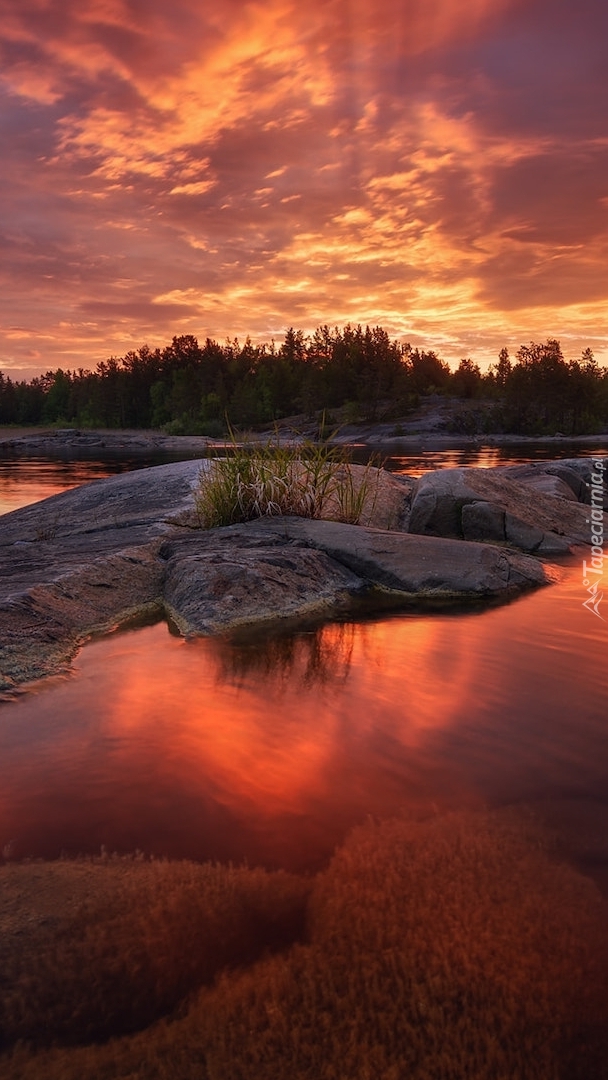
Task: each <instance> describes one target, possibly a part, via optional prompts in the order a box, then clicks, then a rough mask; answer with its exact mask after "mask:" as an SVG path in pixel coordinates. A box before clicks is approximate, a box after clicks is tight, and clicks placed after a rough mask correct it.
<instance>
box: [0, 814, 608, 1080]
mask: <svg viewBox="0 0 608 1080" xmlns="http://www.w3.org/2000/svg"><path fill="white" fill-rule="evenodd" d="M69 865H70V864H67V872H66V873H65V883H66V886H67V890H68V893H69V879H70V869H69ZM89 866H90V870H89V873H90V874H91V875H92V877H93V879H94V880H95V879H96V880H97V881H99V883H100V886H101V889H100V892H99V894H98V897H97V898H96V896H95V892H96V887H95V886H94V887H93V890H92V892H91V893H90V894H89V896H88V898H87V900H86V902H85V903H84V904H82V905H81V906H80V907H78V906H77V907H76V908H75V910H74V911H73V912H70V913H65V912H64V913H63V914H62V916H61V917H60V918H58V919H57V920H56V921H55V922H53V921H52V920H50V919H49V916H48V915H47V920H49V921H47V923H42V924H39V925H38V926H37V928H36V933H35V934H34V935H32V937H31V939H30V941H29V943H28V941H27V939H26V941H25V942H23V943H22V944H21V947H20V948H19V950H18V953H17V951H16V950H14V951H13V953H12V954H10V953H9V954H8V955H7V953H6V946H5V947H4V949H3V952H4V964H3V983H4V986H3V990H4V995H3V1006H2V1013H3V1016H2V1029H3V1039H4V1045H5V1047H6V1050H5V1054H4V1056H3V1057H2V1058H0V1066H1V1068H2V1076H3V1078H4V1077H5V1078H6V1080H17V1078H20V1080H30V1078H31V1080H33V1078H39V1077H43V1076H44V1077H45V1080H47V1078H48V1080H59V1078H61V1080H71V1078H74V1080H76V1078H77V1077H78V1080H81V1078H83V1077H86V1078H90V1080H97V1078H102V1077H105V1078H107V1077H119V1076H120V1077H123V1076H134V1077H135V1076H137V1077H142V1078H143V1077H145V1078H146V1080H148V1078H149V1080H156V1078H159V1080H160V1078H161V1077H167V1076H171V1077H173V1078H175V1080H182V1078H183V1080H194V1078H195V1077H196V1080H206V1078H209V1080H211V1078H213V1080H216V1078H217V1080H220V1078H222V1080H224V1078H225V1080H228V1078H230V1080H241V1078H242V1080H245V1078H247V1080H249V1078H250V1077H256V1078H260V1080H271V1078H272V1080H283V1078H285V1080H287V1077H296V1078H297V1080H300V1078H301V1080H304V1078H309V1077H310V1078H312V1077H315V1078H319V1080H326V1078H327V1080H329V1078H334V1077H340V1078H341V1080H342V1078H344V1080H346V1078H349V1080H350V1078H353V1080H355V1078H357V1080H358V1078H363V1077H367V1076H369V1077H372V1076H373V1077H376V1076H378V1077H389V1076H390V1077H393V1076H394V1077H396V1078H397V1077H399V1078H400V1077H402V1076H408V1077H410V1076H411V1077H414V1078H416V1080H418V1078H420V1080H423V1078H427V1077H437V1076H442V1077H446V1078H454V1080H464V1078H465V1077H466V1078H467V1080H468V1078H469V1077H472V1078H475V1080H482V1078H483V1080H486V1078H490V1077H499V1076H518V1077H522V1078H524V1080H553V1078H555V1080H558V1078H559V1080H566V1078H567V1080H574V1078H580V1080H583V1078H584V1080H589V1078H590V1077H593V1078H594V1080H600V1078H602V1077H604V1076H605V1075H607V1074H606V1052H607V1050H608V1046H607V1043H606V1033H607V1032H608V1011H607V1010H608V1006H607V1002H608V994H607V993H606V991H607V990H608V986H607V976H608V932H607V929H606V927H607V926H608V919H607V918H606V916H607V913H608V912H607V910H606V909H607V904H606V901H605V900H604V899H603V898H602V897H601V895H600V894H599V892H598V891H597V889H596V888H595V886H594V885H593V884H592V883H591V882H590V881H589V879H587V878H585V877H583V876H582V875H580V874H578V873H577V872H576V871H575V870H573V869H572V868H571V867H569V866H567V865H565V864H564V863H562V862H560V861H559V859H557V858H556V856H555V853H554V852H552V850H551V841H550V839H549V838H548V837H547V836H546V835H544V834H543V832H542V830H540V829H539V827H538V826H537V825H536V824H535V822H534V820H533V819H531V818H530V817H529V816H528V815H526V814H525V813H524V812H523V811H518V812H517V813H514V812H512V811H502V812H499V813H493V814H490V813H487V812H478V813H461V814H452V815H447V816H438V817H433V818H430V819H427V820H419V821H415V820H407V819H393V820H391V821H386V822H383V823H378V824H376V823H372V822H369V823H368V824H367V825H364V826H362V827H360V828H358V829H356V830H354V832H352V833H351V835H350V836H349V837H348V838H347V840H346V842H345V843H344V845H343V846H342V847H341V848H340V849H339V850H338V851H337V853H336V855H335V856H334V858H333V859H332V860H331V862H330V864H329V866H328V867H327V869H325V870H323V871H321V872H319V873H318V874H317V875H315V876H314V877H312V878H311V877H305V878H301V877H298V876H296V875H285V874H282V873H278V874H266V873H264V872H263V871H258V870H248V869H246V868H242V869H228V868H222V867H217V866H216V867H213V866H202V867H201V866H195V865H194V864H187V863H177V864H172V863H157V864H156V863H152V864H150V863H147V862H145V861H137V860H133V861H131V862H129V863H125V862H124V861H123V862H121V866H120V870H119V872H118V873H117V872H116V868H115V866H114V864H113V862H112V860H110V861H109V862H108V863H103V862H97V863H92V864H89ZM125 866H127V870H126V871H125V870H124V867H125ZM78 868H79V864H78V863H76V864H74V867H73V873H74V875H75V876H76V875H77V874H78V873H79V869H78ZM11 870H13V872H14V871H18V870H20V871H21V872H22V873H23V872H26V873H27V872H29V873H31V874H32V875H33V876H34V877H35V876H36V875H37V876H38V879H40V877H41V875H42V876H43V875H44V872H45V870H44V866H43V865H42V866H41V865H40V864H34V865H32V867H31V868H30V869H29V871H28V870H27V868H19V867H17V868H10V867H7V868H5V869H4V870H3V871H2V872H1V873H0V880H2V879H3V878H5V877H6V875H7V874H9V875H10V873H11ZM49 872H50V873H52V867H51V868H49ZM112 875H114V883H113V886H112V888H111V889H110V890H108V888H107V882H105V883H104V876H106V877H107V876H112ZM264 951H265V952H266V955H260V953H261V952H262V953H264ZM151 1023H152V1026H150V1024H151ZM138 1029H141V1031H140V1033H139V1034H137V1033H136V1032H137V1030H138ZM129 1030H130V1031H131V1032H132V1034H127V1032H128V1031H129ZM91 1038H92V1039H94V1040H95V1043H94V1044H92V1043H91V1042H90V1040H91ZM15 1039H21V1040H25V1043H24V1042H21V1043H20V1044H19V1045H18V1046H17V1047H16V1048H15V1049H14V1050H9V1049H8V1047H9V1045H10V1043H11V1042H13V1041H14V1040H15ZM108 1040H109V1041H108ZM83 1043H87V1044H88V1045H86V1046H84V1045H82V1044H83ZM26 1044H27V1045H26ZM50 1044H54V1045H53V1046H51V1045H50ZM79 1044H80V1045H79ZM45 1047H47V1048H45Z"/></svg>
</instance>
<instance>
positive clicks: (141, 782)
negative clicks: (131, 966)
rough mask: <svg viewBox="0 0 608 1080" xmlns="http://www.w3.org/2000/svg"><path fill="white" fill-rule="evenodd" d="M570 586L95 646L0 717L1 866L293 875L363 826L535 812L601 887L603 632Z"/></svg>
mask: <svg viewBox="0 0 608 1080" xmlns="http://www.w3.org/2000/svg"><path fill="white" fill-rule="evenodd" d="M560 573H561V576H562V580H561V581H560V582H559V583H558V584H555V585H553V586H550V587H548V588H545V589H542V590H540V591H538V592H535V593H533V594H529V595H527V596H525V597H523V598H521V599H519V600H518V601H516V602H514V603H511V604H509V605H507V606H504V607H500V608H494V609H492V610H488V611H485V612H482V613H477V614H434V615H432V616H418V615H407V616H399V615H393V616H391V617H385V618H381V619H375V620H368V621H365V622H360V623H343V624H339V623H332V624H328V625H325V626H323V627H321V628H319V629H317V630H316V631H310V632H305V633H304V632H303V633H298V634H290V635H285V636H282V637H274V638H269V639H266V640H262V639H259V640H258V642H257V643H256V644H252V643H250V644H244V645H240V646H239V645H236V644H230V643H229V642H227V641H222V640H210V639H199V640H196V641H191V642H185V641H183V640H182V639H180V638H177V637H174V636H171V634H170V633H169V631H168V629H167V626H166V625H165V624H164V623H161V624H157V625H154V626H148V627H145V628H140V629H136V630H132V631H129V632H122V633H116V634H114V635H112V636H110V637H106V638H105V639H103V640H98V641H95V642H92V643H91V644H89V645H87V646H86V647H85V648H84V649H83V650H82V651H81V653H80V655H79V657H78V658H77V661H76V665H75V671H74V673H73V674H71V675H69V676H67V677H59V678H55V679H52V680H47V681H46V682H43V683H40V684H39V685H38V686H37V687H36V688H35V689H34V690H33V691H30V692H28V693H25V694H23V695H20V696H18V697H17V698H16V699H14V700H10V701H7V702H5V703H3V704H2V705H0V848H2V847H3V846H4V845H7V844H10V845H11V847H10V849H9V851H10V855H11V857H16V858H18V857H24V856H27V855H34V856H38V855H43V856H47V857H56V856H57V855H59V854H60V852H61V851H62V850H65V851H67V852H69V853H75V852H93V853H98V852H99V850H100V848H101V845H105V846H106V847H107V848H108V849H109V850H114V849H116V850H118V851H120V852H126V851H134V850H135V849H136V848H139V849H141V850H143V851H145V852H148V853H151V852H153V853H155V854H162V855H168V856H172V857H192V858H196V859H205V858H212V859H221V860H227V859H232V860H235V861H240V860H242V859H244V858H246V859H248V860H249V862H251V863H258V862H260V863H263V864H265V865H268V866H285V867H289V868H294V869H302V868H306V867H314V866H317V865H319V864H320V863H322V862H323V861H324V860H325V859H326V858H327V856H328V855H329V854H330V853H331V851H332V849H333V847H334V846H335V844H336V843H338V842H339V841H340V840H341V839H342V838H343V837H344V835H345V833H346V831H347V830H348V828H349V827H350V826H351V825H352V824H353V823H355V822H358V821H361V820H364V819H365V817H366V816H367V815H368V814H372V815H386V814H391V813H394V812H397V811H400V810H401V809H404V808H406V809H410V810H413V811H416V812H418V811H422V812H427V811H428V810H429V809H432V808H433V807H434V808H436V809H439V810H442V809H444V808H448V807H475V806H481V805H501V804H505V803H533V804H534V805H535V806H536V807H537V808H539V809H540V811H541V815H542V816H544V817H546V819H547V820H548V821H549V822H550V824H552V825H556V826H557V828H558V831H561V833H562V834H563V839H564V843H565V844H566V847H568V849H569V851H570V852H571V854H573V857H575V859H576V860H577V861H578V862H579V864H580V865H584V866H586V867H587V868H590V869H591V871H592V872H593V873H594V874H596V875H597V879H598V881H599V882H600V883H606V882H607V881H608V878H607V877H606V870H607V867H608V848H607V845H606V840H605V838H606V835H607V834H608V829H607V825H608V728H607V724H606V713H607V710H606V703H607V701H608V671H607V668H606V648H607V645H608V621H603V620H602V619H600V618H598V617H596V616H594V615H593V613H592V612H590V611H588V610H586V609H584V608H583V607H582V601H583V599H585V596H586V594H585V592H584V589H583V587H582V574H581V565H580V560H579V559H578V558H577V557H573V558H572V559H570V560H569V561H568V562H567V563H566V564H565V565H563V566H562V567H561V569H560ZM607 614H608V613H607Z"/></svg>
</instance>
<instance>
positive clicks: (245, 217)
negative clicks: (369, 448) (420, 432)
mask: <svg viewBox="0 0 608 1080" xmlns="http://www.w3.org/2000/svg"><path fill="white" fill-rule="evenodd" d="M606 19H607V16H606V14H605V12H604V9H603V7H601V5H600V3H599V0H581V6H580V8H579V9H578V14H577V18H576V19H574V18H573V19H572V20H570V21H569V20H568V19H566V18H565V17H564V19H557V18H556V17H555V12H554V10H553V8H552V7H551V4H549V3H548V0H531V3H530V4H528V5H523V4H521V3H520V0H492V2H490V0H473V2H471V0H468V2H466V3H465V0H438V2H437V3H434V4H432V5H431V4H428V3H427V2H426V0H411V2H410V3H408V4H407V5H404V4H403V3H401V0H383V2H382V3H381V4H372V3H371V0H332V2H331V3H326V2H325V0H323V2H322V0H311V3H309V4H308V5H306V7H305V8H303V7H302V6H301V5H297V4H296V3H295V0H271V2H266V3H261V2H248V3H243V2H240V0H239V2H236V0H227V2H226V3H224V4H222V5H221V7H218V6H217V5H212V4H210V3H202V4H201V3H198V2H196V3H195V0H174V2H173V3H172V4H171V5H169V4H168V3H167V0H150V3H149V4H147V5H146V8H145V12H143V13H142V11H141V10H140V8H139V5H138V3H137V2H136V0H79V2H78V3H77V2H76V0H65V3H64V4H62V5H61V8H59V6H58V5H52V4H42V3H40V2H39V0H20V2H19V3H17V0H0V55H1V60H2V64H1V68H0V72H1V74H0V86H2V85H3V86H4V94H3V96H2V97H1V98H0V109H1V113H2V116H3V117H4V118H5V126H4V128H3V130H4V131H5V133H6V134H5V136H4V142H3V144H2V147H1V149H2V152H3V167H4V175H5V190H4V199H3V207H4V209H3V211H0V242H2V243H3V245H4V251H3V254H4V256H5V258H4V266H5V267H6V270H5V271H4V276H2V277H1V284H2V289H3V295H4V296H5V298H6V299H5V302H6V305H7V317H6V318H4V317H3V316H2V314H1V313H0V343H2V342H4V349H3V352H2V353H0V366H3V367H5V368H8V369H11V368H19V367H24V368H25V367H27V366H28V365H27V364H26V358H27V353H28V342H27V340H26V339H24V341H23V343H22V344H17V343H16V342H15V340H14V339H10V338H8V337H7V336H6V328H7V327H8V326H10V325H14V324H16V323H18V324H19V326H22V327H24V328H25V330H26V331H27V332H29V333H30V334H31V335H32V339H33V338H34V337H35V336H36V335H39V334H42V335H44V337H45V340H47V341H48V354H47V355H48V366H53V365H55V366H56V365H58V364H62V365H63V366H70V365H71V364H73V363H74V361H75V359H76V358H77V360H78V365H77V366H80V365H81V364H85V365H89V364H94V363H96V362H97V361H98V360H99V359H102V358H104V357H105V356H107V355H110V354H112V353H114V354H118V355H120V354H122V353H124V352H125V351H126V350H127V349H128V348H130V347H133V345H139V344H141V343H142V342H143V341H144V340H148V341H149V342H150V343H151V344H162V343H163V342H164V341H166V340H167V339H170V337H172V336H173V334H175V333H195V334H198V335H199V336H207V335H208V334H210V335H212V336H219V337H221V338H223V337H224V336H226V335H229V336H232V335H233V334H235V333H238V334H239V335H241V336H243V335H245V334H247V333H250V334H251V335H252V336H253V338H254V339H268V338H269V337H270V336H272V335H275V336H276V335H277V334H280V333H281V332H282V331H283V330H284V328H285V327H286V326H288V325H290V324H295V325H298V326H300V327H302V328H303V329H304V330H312V329H314V327H315V326H316V325H318V324H319V323H323V322H329V323H340V322H343V321H355V322H359V321H361V322H364V323H365V322H371V323H378V322H381V323H382V324H384V325H385V326H386V329H388V330H389V331H390V332H391V333H393V334H395V335H397V336H399V337H403V338H405V339H406V340H410V341H412V343H413V344H426V345H428V346H429V347H435V348H439V349H440V350H441V351H442V352H443V354H444V355H445V356H446V358H448V359H452V360H455V361H457V360H458V359H459V358H460V357H461V356H463V355H473V356H474V358H475V359H477V360H479V361H480V362H481V363H482V365H483V364H486V363H488V362H490V361H493V360H494V359H495V356H496V353H497V352H498V350H499V349H500V348H501V347H502V346H503V345H505V344H506V345H508V346H510V347H513V346H514V347H517V345H518V344H519V342H520V341H521V340H527V339H529V338H530V336H541V337H546V336H547V335H548V334H552V335H554V336H558V337H560V336H561V337H564V339H565V340H568V341H569V342H571V345H572V349H573V350H574V351H579V350H580V348H582V347H584V346H585V345H588V344H590V345H592V346H593V347H594V349H595V350H596V353H597V355H598V357H599V358H600V359H602V358H604V359H608V325H607V318H606V316H607V314H608V305H607V303H606V289H605V285H604V281H605V274H604V272H603V266H604V265H605V254H606V241H607V236H608V221H607V210H608V205H607V196H606V183H605V177H606V175H608V145H607V142H606V138H605V134H604V114H603V110H602V109H601V107H600V103H601V101H602V100H603V98H602V94H603V93H605V79H606V76H605V73H603V72H604V68H603V67H602V61H601V57H600V51H601V50H600V49H599V44H598V42H599V41H601V40H602V35H601V33H600V27H601V26H603V24H604V22H605V21H606ZM607 31H608V28H607ZM594 57H596V60H594ZM3 214H4V219H3V216H2V215H3ZM0 275H2V271H0ZM121 282H122V283H124V282H128V283H129V295H128V296H127V295H126V291H127V290H125V287H124V284H120V283H121ZM66 326H69V327H71V328H72V329H71V330H70V331H67V330H66V329H65V328H66ZM29 350H30V352H31V342H30V346H29Z"/></svg>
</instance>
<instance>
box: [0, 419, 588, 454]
mask: <svg viewBox="0 0 608 1080" xmlns="http://www.w3.org/2000/svg"><path fill="white" fill-rule="evenodd" d="M395 426H396V425H395V424H393V423H391V424H369V425H364V424H349V425H344V426H343V427H341V428H339V429H338V431H337V433H336V436H335V437H334V438H333V439H330V442H332V443H335V444H336V445H347V446H361V447H370V448H374V447H380V446H391V447H394V448H395V450H405V449H409V448H411V449H424V450H444V449H466V448H469V447H471V448H479V449H484V448H486V447H490V448H500V447H503V446H505V447H506V446H548V447H555V449H556V450H557V449H559V448H561V447H563V448H564V450H567V449H569V448H571V447H580V448H581V449H585V448H587V447H605V448H606V450H608V432H605V433H602V434H599V435H561V434H556V435H544V436H541V435H512V434H488V435H460V434H454V433H450V432H445V431H438V430H436V429H435V428H433V427H432V426H431V425H429V426H428V427H422V428H420V429H418V430H410V431H408V430H405V431H404V432H403V433H402V434H398V435H396V434H394V430H395ZM402 426H403V427H404V428H405V427H407V425H405V424H404V425H402ZM412 426H414V425H413V424H412ZM276 431H277V432H278V433H279V435H280V437H281V438H282V439H284V441H285V442H290V441H299V440H302V439H311V438H312V434H311V432H310V431H308V432H306V431H303V432H299V431H297V430H296V429H295V428H290V427H288V426H287V425H284V426H281V427H277V429H276ZM238 436H239V438H238V441H241V442H251V443H261V442H267V441H268V440H269V439H272V438H274V437H275V430H272V431H245V432H242V433H241V432H239V433H238ZM231 444H232V440H231V439H230V438H228V437H226V438H224V439H217V438H215V439H211V438H209V437H208V436H205V435H165V434H164V433H163V432H161V431H157V430H154V429H124V430H123V429H116V428H112V429H103V428H99V429H88V428H14V429H12V428H9V427H1V426H0V453H11V454H15V455H17V456H20V455H23V456H27V455H29V454H30V453H32V451H39V452H40V451H43V452H45V453H50V454H53V453H58V454H65V453H70V454H78V453H79V452H80V453H90V452H91V451H102V452H103V453H131V454H138V453H141V454H150V453H169V454H175V453H182V452H185V453H187V454H197V453H198V454H202V455H203V456H204V455H206V454H208V453H209V452H210V451H213V450H214V449H224V448H225V447H226V446H230V445H231ZM569 456H571V455H569Z"/></svg>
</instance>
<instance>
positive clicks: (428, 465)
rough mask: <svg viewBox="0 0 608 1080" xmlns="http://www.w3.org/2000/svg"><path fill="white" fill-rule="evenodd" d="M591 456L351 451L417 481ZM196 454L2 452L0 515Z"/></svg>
mask: <svg viewBox="0 0 608 1080" xmlns="http://www.w3.org/2000/svg"><path fill="white" fill-rule="evenodd" d="M593 453H606V448H605V447H604V448H601V447H599V446H598V447H593V448H591V447H585V448H581V447H580V446H577V445H576V444H575V443H572V444H570V443H560V445H559V447H556V446H555V445H553V446H551V445H547V444H542V443H539V444H537V445H535V444H532V443H521V444H512V445H510V446H506V447H498V446H478V447H471V446H467V447H465V448H461V449H450V448H447V447H446V448H444V449H441V450H425V449H424V448H423V447H422V446H420V447H411V448H409V449H408V452H407V453H404V452H403V450H402V449H400V448H399V446H398V445H397V444H389V443H387V444H386V446H384V447H382V448H380V449H379V450H377V451H369V450H367V449H366V448H364V447H355V448H353V458H354V460H355V461H360V462H365V461H367V460H369V457H370V455H372V456H374V457H379V458H380V459H381V460H382V462H383V464H384V467H385V468H386V469H387V470H388V471H389V472H394V473H407V474H408V475H409V476H421V475H422V473H425V472H429V471H431V470H432V469H449V468H454V467H456V466H458V465H469V466H474V467H475V468H482V469H487V468H491V467H492V466H494V465H515V464H519V463H521V462H524V461H538V460H547V459H548V458H554V457H556V456H560V457H577V456H590V455H591V454H593ZM196 456H197V455H196V454H179V453H175V454H170V453H164V454H158V453H157V454H147V455H146V454H138V455H133V456H132V457H117V456H116V455H114V456H111V455H109V454H108V455H107V456H105V457H99V458H97V457H90V456H89V457H83V458H80V459H75V458H71V459H67V458H65V457H63V458H61V457H52V458H51V457H25V456H18V457H17V456H15V455H14V454H11V453H8V452H2V451H0V514H7V513H9V511H11V510H18V509H19V507H20V506H27V505H28V503H33V502H38V501H39V500H40V499H46V498H48V496H49V495H57V494H58V493H59V492H60V491H66V490H67V489H68V488H72V487H78V485H79V484H85V483H87V481H89V480H100V479H102V478H103V477H105V476H112V475H114V474H115V473H120V472H128V471H129V470H131V469H142V468H146V467H148V466H150V465H162V464H164V463H165V462H169V461H180V460H183V459H184V458H186V457H190V458H192V457H196Z"/></svg>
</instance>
